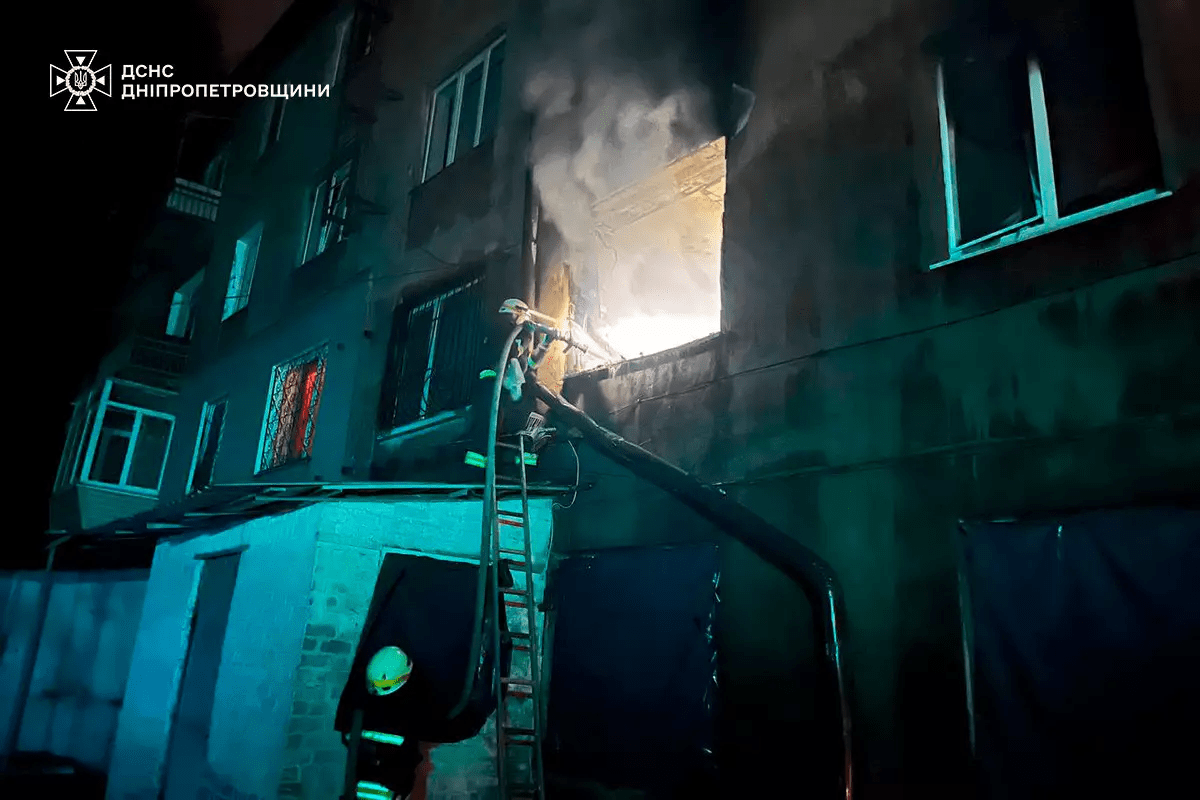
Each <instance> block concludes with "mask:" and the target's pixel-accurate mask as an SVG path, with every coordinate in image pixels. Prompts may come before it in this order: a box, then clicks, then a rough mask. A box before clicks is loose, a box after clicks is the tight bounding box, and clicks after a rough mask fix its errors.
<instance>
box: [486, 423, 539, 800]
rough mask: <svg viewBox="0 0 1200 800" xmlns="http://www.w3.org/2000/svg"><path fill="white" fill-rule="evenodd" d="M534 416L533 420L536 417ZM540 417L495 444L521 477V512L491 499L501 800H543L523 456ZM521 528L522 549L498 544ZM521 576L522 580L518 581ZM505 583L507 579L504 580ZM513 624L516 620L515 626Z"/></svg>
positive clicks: (530, 546) (530, 542)
mask: <svg viewBox="0 0 1200 800" xmlns="http://www.w3.org/2000/svg"><path fill="white" fill-rule="evenodd" d="M535 417H536V420H537V421H535ZM540 420H541V417H540V416H537V415H531V419H530V424H529V425H528V426H527V427H526V428H525V430H523V431H521V432H520V433H518V434H517V435H516V437H515V438H516V443H515V444H514V443H512V442H503V441H500V438H503V437H498V438H497V441H496V446H497V447H499V448H505V449H508V450H515V451H516V453H517V459H516V461H517V463H518V464H519V465H520V476H521V511H520V512H514V511H508V510H505V509H501V508H500V504H499V501H498V500H497V495H496V493H495V492H492V493H491V495H490V496H491V500H492V503H493V505H492V509H491V511H492V520H493V523H492V552H493V554H494V561H495V569H492V570H491V571H490V574H491V577H490V579H489V582H490V584H491V586H490V587H489V588H490V590H491V596H492V608H493V609H494V611H493V614H492V617H491V628H492V643H493V648H494V649H493V652H494V653H495V654H496V662H497V668H496V670H495V678H494V681H495V684H494V688H495V696H496V776H497V778H498V779H499V784H500V800H545V774H544V770H543V766H542V752H543V751H542V702H541V701H542V691H541V687H542V680H541V677H542V676H541V661H540V657H539V650H538V635H537V601H536V599H535V597H534V589H533V539H532V533H531V530H530V522H529V488H528V482H527V477H526V464H527V461H526V456H527V455H528V454H531V453H530V451H529V450H527V445H532V444H533V443H534V442H535V441H536V440H537V437H538V435H539V432H538V429H539V421H540ZM505 528H520V529H521V531H522V542H523V546H522V547H521V548H520V549H515V548H508V547H503V546H502V544H503V543H502V537H501V531H502V530H504V529H505ZM502 567H507V569H508V572H510V573H511V574H512V576H513V580H512V582H511V583H512V585H511V586H503V585H501V584H502V579H501V574H502V572H503V571H504V570H503V569H502ZM520 575H524V580H521V579H520V577H519V576H520ZM504 582H505V583H507V582H508V581H504ZM502 608H503V609H505V612H504V613H505V614H508V613H509V611H508V609H512V610H513V611H515V612H517V613H516V615H515V617H516V618H515V619H510V620H509V624H508V625H507V626H506V628H507V629H506V630H502V626H501V616H500V612H501V609H502ZM522 618H523V619H522ZM513 623H515V624H513ZM505 644H507V645H510V646H511V652H512V656H511V664H510V666H509V672H508V674H507V675H506V674H504V669H503V665H502V659H501V658H500V653H501V647H502V645H505Z"/></svg>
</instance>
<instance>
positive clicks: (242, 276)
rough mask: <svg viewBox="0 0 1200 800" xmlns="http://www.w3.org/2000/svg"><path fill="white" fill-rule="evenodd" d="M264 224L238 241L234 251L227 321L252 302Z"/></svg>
mask: <svg viewBox="0 0 1200 800" xmlns="http://www.w3.org/2000/svg"><path fill="white" fill-rule="evenodd" d="M262 231H263V226H262V223H261V222H260V223H258V224H257V225H255V226H254V227H253V228H251V229H250V230H248V231H247V232H246V234H245V235H244V236H242V237H241V238H240V239H238V240H237V243H236V244H235V245H234V249H233V264H232V265H231V266H230V269H229V284H228V285H227V286H226V289H225V308H224V310H223V311H222V312H221V320H222V321H225V320H227V319H229V318H230V317H232V316H233V315H234V314H236V313H237V312H239V311H241V310H242V309H243V308H245V307H246V304H247V303H249V302H250V286H251V285H252V284H253V283H254V268H255V266H256V265H257V263H258V246H259V244H260V243H261V242H262Z"/></svg>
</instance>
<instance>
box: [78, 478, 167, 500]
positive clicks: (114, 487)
mask: <svg viewBox="0 0 1200 800" xmlns="http://www.w3.org/2000/svg"><path fill="white" fill-rule="evenodd" d="M76 485H78V486H86V487H88V488H89V489H103V490H105V491H107V492H113V493H115V494H129V495H136V496H138V497H158V490H157V489H143V488H142V487H140V486H124V485H122V484H117V483H104V482H103V481H94V480H90V479H88V478H80V479H79V481H78V483H77V484H76Z"/></svg>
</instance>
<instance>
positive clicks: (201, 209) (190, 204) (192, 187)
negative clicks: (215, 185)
mask: <svg viewBox="0 0 1200 800" xmlns="http://www.w3.org/2000/svg"><path fill="white" fill-rule="evenodd" d="M220 205H221V193H220V192H219V191H217V190H216V189H212V188H210V187H208V186H205V185H204V184H201V183H193V182H192V181H185V180H184V179H183V178H176V179H175V188H174V189H172V190H171V194H170V196H168V197H167V208H170V209H174V210H175V211H179V212H181V213H183V214H188V215H190V216H193V217H200V218H201V219H207V220H209V221H216V219H217V209H218V208H219V207H220Z"/></svg>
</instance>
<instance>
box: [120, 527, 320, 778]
mask: <svg viewBox="0 0 1200 800" xmlns="http://www.w3.org/2000/svg"><path fill="white" fill-rule="evenodd" d="M318 515H319V511H318V509H314V508H308V509H300V510H297V511H295V512H293V513H291V514H287V515H284V516H280V517H269V518H264V519H259V520H254V521H252V522H249V523H246V524H245V525H241V526H239V527H236V528H232V529H229V530H226V531H223V532H221V533H217V534H210V535H206V536H201V537H195V538H192V539H188V540H185V541H175V542H165V543H163V544H161V545H159V547H158V549H157V550H156V551H155V554H154V563H153V566H152V567H151V571H150V581H149V584H148V586H147V590H146V613H145V614H144V615H143V618H142V624H141V627H140V628H139V630H138V636H137V644H136V645H135V647H134V654H133V666H132V668H131V669H130V673H129V691H128V692H127V693H126V698H125V706H124V708H123V709H122V710H121V717H120V721H119V724H118V728H117V741H116V746H115V750H114V753H113V762H112V768H111V770H110V773H109V791H108V796H109V797H110V798H113V800H126V799H127V798H128V799H129V800H134V799H135V798H147V799H148V798H154V797H157V795H158V791H159V787H160V786H161V783H162V778H163V769H164V761H165V758H166V754H167V747H168V741H169V732H170V726H171V720H172V717H173V713H174V708H175V705H176V703H177V701H178V692H179V681H180V677H181V673H182V670H183V667H184V662H185V658H186V655H187V647H188V635H189V630H190V625H191V622H190V621H191V615H192V608H193V605H194V602H195V593H196V588H197V585H198V583H197V582H198V580H199V574H200V568H201V566H202V563H203V562H202V561H201V560H200V558H199V557H202V556H204V555H205V554H208V553H216V552H221V551H225V550H228V549H230V548H236V547H243V546H244V547H245V548H246V549H245V550H244V551H243V552H242V554H241V559H240V565H239V568H238V576H237V585H236V587H235V589H234V593H233V602H232V607H231V609H230V615H229V623H228V628H227V631H226V635H225V643H224V647H223V649H222V653H221V664H220V669H219V673H218V677H217V685H216V699H215V701H214V703H213V716H212V723H211V733H210V741H209V751H208V765H207V767H208V779H209V785H207V786H202V787H198V789H199V790H206V791H208V792H211V793H213V794H217V795H220V794H222V793H223V792H225V791H226V790H227V789H230V788H232V789H233V790H236V791H237V792H240V793H241V795H239V796H242V797H245V796H250V797H258V798H267V797H274V796H275V794H276V791H277V789H278V786H279V775H280V771H281V769H282V766H283V765H282V756H283V748H284V743H285V738H286V730H285V729H286V726H287V719H288V715H289V712H290V707H291V687H292V675H293V673H294V672H295V670H296V668H297V667H298V665H299V663H300V648H301V643H302V641H303V639H304V626H305V624H306V623H307V620H308V613H309V609H308V602H309V587H310V580H311V577H312V564H313V559H314V556H315V548H316V519H317V517H318ZM251 720H253V724H248V723H249V721H251Z"/></svg>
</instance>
